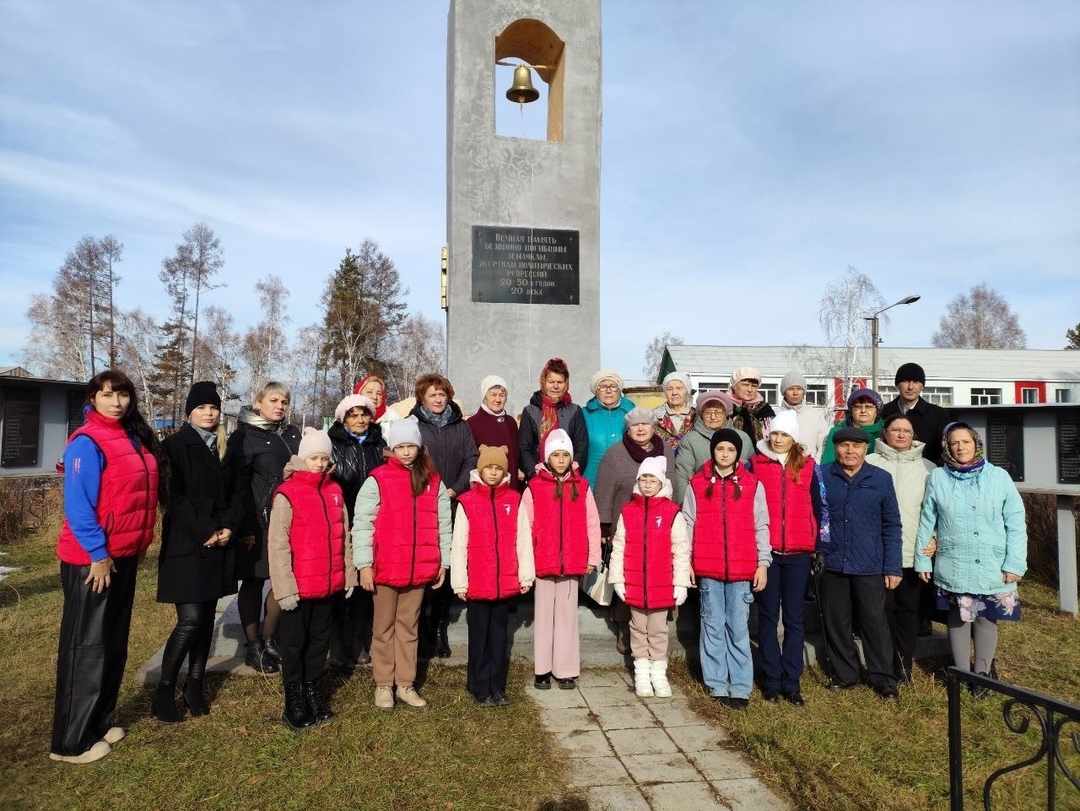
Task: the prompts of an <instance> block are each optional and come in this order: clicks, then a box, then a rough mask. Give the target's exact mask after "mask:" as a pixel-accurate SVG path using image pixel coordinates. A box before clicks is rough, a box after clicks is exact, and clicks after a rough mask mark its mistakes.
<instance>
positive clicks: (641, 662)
mask: <svg viewBox="0 0 1080 811" xmlns="http://www.w3.org/2000/svg"><path fill="white" fill-rule="evenodd" d="M651 666H652V663H651V662H650V661H649V660H648V659H635V660H634V694H635V695H639V696H651V695H653V685H652V677H651V675H650V667H651Z"/></svg>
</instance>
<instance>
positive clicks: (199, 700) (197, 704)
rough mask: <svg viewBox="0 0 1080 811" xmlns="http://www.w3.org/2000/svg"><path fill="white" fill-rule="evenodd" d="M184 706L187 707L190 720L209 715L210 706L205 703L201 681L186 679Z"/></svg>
mask: <svg viewBox="0 0 1080 811" xmlns="http://www.w3.org/2000/svg"><path fill="white" fill-rule="evenodd" d="M184 704H185V705H187V708H188V712H190V713H191V717H192V718H198V717H200V716H203V715H209V714H210V705H209V704H207V703H206V696H205V694H204V693H203V680H202V679H196V678H192V677H190V676H189V677H188V680H187V681H186V682H185V683H184Z"/></svg>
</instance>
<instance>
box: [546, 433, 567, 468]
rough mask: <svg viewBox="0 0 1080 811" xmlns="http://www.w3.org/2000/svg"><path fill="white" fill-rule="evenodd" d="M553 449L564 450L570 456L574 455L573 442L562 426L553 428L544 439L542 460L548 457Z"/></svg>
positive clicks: (553, 451)
mask: <svg viewBox="0 0 1080 811" xmlns="http://www.w3.org/2000/svg"><path fill="white" fill-rule="evenodd" d="M555 451H566V452H567V453H568V454H570V456H573V455H574V443H573V442H571V441H570V434H568V433H566V431H564V430H563V429H562V428H553V429H552V430H551V432H550V433H548V435H547V439H545V440H544V461H545V462H546V461H547V460H548V459H550V458H551V454H553V453H555Z"/></svg>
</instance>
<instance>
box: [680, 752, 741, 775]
mask: <svg viewBox="0 0 1080 811" xmlns="http://www.w3.org/2000/svg"><path fill="white" fill-rule="evenodd" d="M687 757H689V758H690V761H691V762H692V763H693V764H694V765H695V766H696V767H697V768H698V769H699V770H700V771H701V773H702V774H703V775H705V779H707V780H710V781H714V782H715V781H717V780H736V779H739V778H743V777H753V776H754V770H753V769H752V768H751V767H750V764H749V763H747V762H746V761H745V760H744V759H743V758H741V757H739V756H738V755H737V754H736V753H735V752H732V751H731V750H719V751H715V750H714V751H706V752H691V753H690V754H688V755H687Z"/></svg>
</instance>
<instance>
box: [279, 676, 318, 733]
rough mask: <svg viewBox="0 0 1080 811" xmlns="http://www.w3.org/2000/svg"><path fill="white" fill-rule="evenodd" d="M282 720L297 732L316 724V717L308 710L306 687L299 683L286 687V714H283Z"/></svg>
mask: <svg viewBox="0 0 1080 811" xmlns="http://www.w3.org/2000/svg"><path fill="white" fill-rule="evenodd" d="M281 720H282V721H284V722H285V723H286V724H288V725H289V726H290V727H291V728H292V729H293V730H295V731H300V730H301V729H307V728H308V727H310V726H314V724H315V717H314V716H313V715H312V714H311V712H310V711H309V710H308V707H307V701H306V700H305V698H304V685H302V684H301V683H300V682H298V681H297V682H293V683H292V684H286V685H285V712H283V713H282V714H281Z"/></svg>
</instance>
